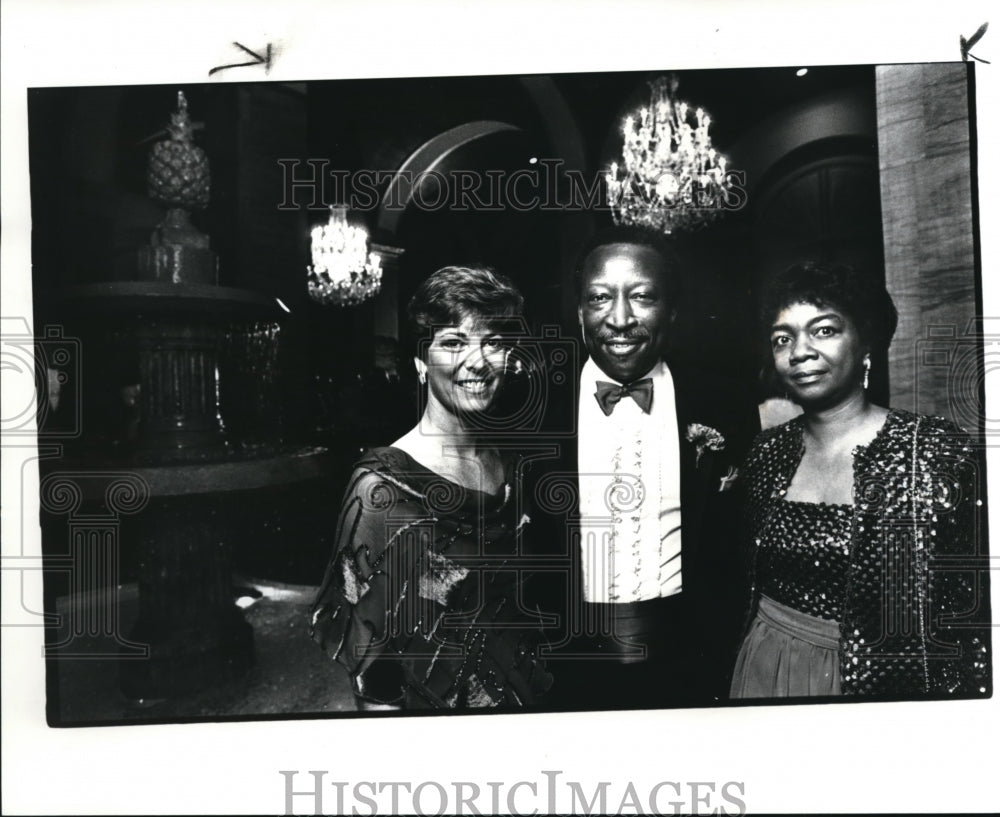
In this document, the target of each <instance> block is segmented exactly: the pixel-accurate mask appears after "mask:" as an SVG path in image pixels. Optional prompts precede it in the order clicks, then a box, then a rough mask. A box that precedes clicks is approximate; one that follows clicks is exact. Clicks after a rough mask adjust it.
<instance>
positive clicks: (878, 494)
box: [731, 263, 991, 698]
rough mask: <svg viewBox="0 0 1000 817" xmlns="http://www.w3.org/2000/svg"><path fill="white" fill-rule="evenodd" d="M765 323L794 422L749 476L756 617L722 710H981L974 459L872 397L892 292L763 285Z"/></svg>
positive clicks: (952, 435) (986, 689)
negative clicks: (802, 701)
mask: <svg viewBox="0 0 1000 817" xmlns="http://www.w3.org/2000/svg"><path fill="white" fill-rule="evenodd" d="M761 318H762V321H763V325H764V326H765V327H766V329H767V332H768V333H769V339H770V347H771V353H772V357H773V363H774V369H775V374H776V376H777V378H778V380H779V382H780V383H781V384H782V386H783V387H784V388H785V389H786V390H787V393H788V395H789V396H790V397H791V398H792V399H793V400H794V401H796V402H797V403H798V404H799V405H801V406H802V409H803V414H802V415H800V416H798V417H796V418H794V419H792V420H791V421H789V422H787V423H785V424H783V425H780V426H777V427H776V428H771V429H768V430H766V431H764V432H762V433H761V434H760V435H759V436H758V438H757V439H756V441H755V442H754V445H753V447H752V449H751V451H750V454H749V455H748V457H747V461H746V463H745V466H744V468H743V469H742V471H743V477H744V478H745V480H746V491H747V521H746V530H747V532H748V534H749V542H748V544H749V551H748V552H749V554H750V560H749V563H750V576H751V587H752V590H751V615H750V616H749V617H748V621H749V622H750V623H749V627H748V629H747V632H746V635H745V638H744V640H743V644H742V647H741V649H740V652H739V655H738V658H737V662H736V668H735V672H734V677H733V682H732V687H731V696H732V697H733V698H760V697H764V698H782V697H796V696H837V695H866V696H888V697H901V698H912V697H923V696H932V697H945V696H955V697H980V696H982V697H985V696H988V695H990V694H991V679H990V657H989V646H990V639H989V609H988V608H989V592H988V587H987V569H986V568H987V564H986V560H985V536H984V535H983V533H982V531H983V526H984V524H985V513H984V511H985V509H984V508H982V507H981V505H982V502H981V501H980V499H979V497H980V491H981V490H984V489H983V485H982V484H981V482H982V473H981V469H980V468H979V466H978V463H979V460H978V459H977V454H976V449H975V445H974V443H973V441H972V440H971V439H970V437H969V436H968V435H967V434H966V433H965V432H963V431H962V430H961V429H960V428H959V427H958V426H956V425H955V424H953V423H951V422H949V421H948V420H946V419H944V418H941V417H930V416H925V415H921V414H913V413H910V412H908V411H902V410H899V409H888V408H884V407H882V406H878V405H875V404H874V403H872V402H871V400H870V399H869V393H868V381H869V372H870V370H871V367H872V360H873V359H874V360H876V361H877V360H880V359H883V355H884V352H885V350H886V349H887V348H888V345H889V342H890V340H891V339H892V335H893V333H894V332H895V328H896V321H897V316H896V310H895V307H894V306H893V303H892V300H891V298H890V297H889V294H888V293H887V292H886V291H885V288H884V286H882V284H881V283H879V282H878V281H876V280H875V279H874V278H872V277H871V276H866V275H863V274H861V273H860V272H859V271H857V270H855V269H853V268H851V267H849V266H846V265H839V264H821V263H805V264H799V265H796V266H793V267H791V268H790V269H788V270H786V271H785V272H784V273H783V274H780V275H778V276H776V277H775V278H774V279H772V280H771V281H770V282H769V285H768V286H767V288H766V290H765V292H764V293H763V298H762V309H761ZM977 560H978V561H977Z"/></svg>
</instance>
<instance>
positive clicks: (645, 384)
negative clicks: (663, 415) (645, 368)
mask: <svg viewBox="0 0 1000 817" xmlns="http://www.w3.org/2000/svg"><path fill="white" fill-rule="evenodd" d="M625 396H628V397H631V398H632V399H633V400H635V402H636V403H637V404H638V406H639V408H641V409H642V410H643V411H644V412H645V413H646V414H649V409H650V408H651V407H652V405H653V379H652V378H651V377H644V378H643V379H642V380H636V381H635V382H634V383H628V384H626V385H624V386H619V385H618V384H617V383H608V382H607V381H606V380H598V381H597V391H596V392H595V393H594V397H596V398H597V403H598V405H599V406H600V407H601V411H603V412H604V414H605V415H610V414H611V412H612V411H614V410H615V406H617V405H618V402H619V401H620V400H621V399H622V398H623V397H625Z"/></svg>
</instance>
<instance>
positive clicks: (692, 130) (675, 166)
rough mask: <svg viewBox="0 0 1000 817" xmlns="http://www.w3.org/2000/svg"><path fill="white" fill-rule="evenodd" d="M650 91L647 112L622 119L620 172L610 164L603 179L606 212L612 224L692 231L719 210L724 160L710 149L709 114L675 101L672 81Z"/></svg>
mask: <svg viewBox="0 0 1000 817" xmlns="http://www.w3.org/2000/svg"><path fill="white" fill-rule="evenodd" d="M649 87H650V90H651V95H650V96H651V98H650V105H649V107H648V108H641V109H639V110H638V111H635V112H633V113H632V114H630V115H629V116H628V117H626V118H625V124H624V127H623V129H622V130H623V132H624V136H625V140H624V144H623V145H622V163H623V167H622V168H619V166H618V163H617V162H612V164H611V171H610V172H609V173H607V174H606V176H605V179H606V181H607V184H608V199H609V202H610V204H611V213H612V216H613V217H614V220H615V224H635V225H640V226H645V227H652V228H654V229H657V230H660V231H662V232H664V233H672V232H674V231H677V230H693V229H696V228H698V227H701V226H704V225H705V224H707V223H708V222H710V221H712V220H713V219H715V218H716V217H718V215H719V213H720V212H721V211H722V209H723V202H724V201H725V196H726V192H727V191H728V190H730V189H731V187H732V184H731V182H730V181H729V179H727V177H726V157H725V156H723V155H721V154H720V153H718V152H717V151H716V150H715V148H713V147H712V139H711V137H709V135H708V126H709V125H710V124H711V121H712V120H711V119H710V117H709V116H708V114H707V113H706V112H705V111H704V110H703V109H701V108H698V109H697V110H694V111H692V110H691V109H690V107H689V106H688V103H686V102H681V101H679V100H677V99H676V98H675V94H676V92H677V78H676V77H675V76H670V77H660V78H659V79H656V80H653V81H652V82H650V83H649ZM620 170H623V171H624V175H622V176H619V171H620Z"/></svg>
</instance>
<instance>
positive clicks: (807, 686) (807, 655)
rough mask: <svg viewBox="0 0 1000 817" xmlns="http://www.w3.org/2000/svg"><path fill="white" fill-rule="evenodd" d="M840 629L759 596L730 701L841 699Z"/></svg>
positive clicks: (742, 650) (738, 664) (740, 655)
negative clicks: (836, 696) (744, 699)
mask: <svg viewBox="0 0 1000 817" xmlns="http://www.w3.org/2000/svg"><path fill="white" fill-rule="evenodd" d="M839 642H840V625H839V624H838V623H837V622H836V621H830V620H828V619H823V618H817V617H816V616H810V615H808V614H807V613H802V612H800V611H798V610H795V609H793V608H791V607H786V606H785V605H784V604H779V603H778V602H776V601H774V600H773V599H770V598H768V597H767V596H761V599H760V605H759V606H758V610H757V616H756V618H754V620H753V623H752V624H751V625H750V631H749V632H748V633H747V636H746V638H745V639H744V640H743V645H742V647H740V652H739V655H738V656H737V657H736V669H735V671H734V673H733V683H732V686H731V687H730V691H729V694H730V697H731V698H795V697H811V696H818V695H840V658H839Z"/></svg>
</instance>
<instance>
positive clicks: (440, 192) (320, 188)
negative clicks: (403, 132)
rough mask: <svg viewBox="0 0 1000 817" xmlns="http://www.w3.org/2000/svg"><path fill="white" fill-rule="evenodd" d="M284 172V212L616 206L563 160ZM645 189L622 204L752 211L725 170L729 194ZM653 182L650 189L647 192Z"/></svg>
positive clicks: (696, 188) (633, 181)
mask: <svg viewBox="0 0 1000 817" xmlns="http://www.w3.org/2000/svg"><path fill="white" fill-rule="evenodd" d="M278 164H279V165H280V166H281V169H282V190H281V196H280V204H279V205H278V209H279V210H297V209H299V208H302V207H305V208H306V209H309V210H325V209H327V208H328V207H329V206H330V205H332V204H346V205H347V206H348V207H350V209H351V210H354V211H360V212H369V211H372V210H384V211H388V212H392V211H396V212H398V211H402V210H404V209H406V208H407V207H408V206H410V205H412V206H414V207H417V208H418V209H420V210H426V211H436V210H444V209H447V210H450V211H453V212H466V211H477V212H501V211H505V210H513V211H517V212H529V211H542V212H544V211H550V212H580V211H592V212H602V211H603V212H607V211H610V210H611V209H612V208H614V207H615V206H617V205H618V204H619V201H618V200H617V199H614V198H611V197H609V195H608V189H607V185H606V184H605V180H604V175H603V174H597V175H593V176H589V177H588V176H587V175H586V174H584V173H583V171H581V170H578V169H576V168H570V167H566V164H565V162H564V161H563V160H562V159H535V160H533V163H532V164H531V165H530V166H528V167H523V168H518V169H517V170H502V169H492V170H463V169H456V170H449V171H448V172H441V171H438V170H426V171H421V172H419V173H413V172H412V171H408V170H374V169H361V170H354V171H350V170H341V169H336V168H331V167H330V160H329V159H305V160H303V159H278ZM669 176H670V173H669V171H664V173H662V174H661V175H660V176H659V177H657V178H656V179H650V180H646V181H640V179H639V177H638V176H635V175H632V176H629V175H627V174H626V176H625V178H624V181H623V183H622V186H621V190H622V192H621V193H619V198H620V197H621V196H623V195H625V191H630V195H632V196H639V197H643V198H645V199H646V200H649V201H652V200H653V199H654V196H655V193H656V189H657V188H660V187H664V186H668V187H670V188H671V189H672V190H673V191H675V193H674V194H673V195H674V198H673V204H672V205H671V206H674V207H684V208H685V209H690V208H692V207H693V208H697V209H704V210H741V209H742V208H743V207H744V206H745V205H746V203H747V191H746V180H747V176H746V172H745V171H742V170H728V171H726V174H725V180H726V182H727V184H726V185H725V186H724V187H721V188H720V187H719V186H712V187H709V186H707V185H706V186H702V185H700V184H699V183H698V181H697V180H685V179H682V178H669ZM647 182H648V185H647Z"/></svg>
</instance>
